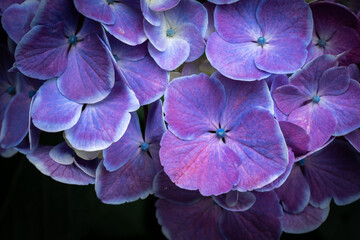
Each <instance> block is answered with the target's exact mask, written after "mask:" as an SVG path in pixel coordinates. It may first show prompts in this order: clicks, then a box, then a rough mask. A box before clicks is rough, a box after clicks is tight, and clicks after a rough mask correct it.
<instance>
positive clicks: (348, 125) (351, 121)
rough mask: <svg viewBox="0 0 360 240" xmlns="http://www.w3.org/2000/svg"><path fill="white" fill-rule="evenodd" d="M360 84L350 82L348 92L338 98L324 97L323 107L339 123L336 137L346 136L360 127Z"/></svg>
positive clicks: (322, 98)
mask: <svg viewBox="0 0 360 240" xmlns="http://www.w3.org/2000/svg"><path fill="white" fill-rule="evenodd" d="M359 96H360V84H359V83H358V82H356V81H355V80H351V81H350V85H349V88H348V89H347V91H346V92H345V93H343V94H341V95H338V96H322V97H321V101H323V106H324V107H326V108H327V109H329V111H331V113H332V115H333V116H334V117H335V119H336V121H337V127H336V131H335V135H336V136H341V135H345V134H347V133H349V132H351V131H353V130H355V129H357V128H359V127H360V97H359Z"/></svg>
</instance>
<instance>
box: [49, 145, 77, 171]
mask: <svg viewBox="0 0 360 240" xmlns="http://www.w3.org/2000/svg"><path fill="white" fill-rule="evenodd" d="M73 153H74V151H73V150H72V149H71V148H70V147H69V146H68V145H67V144H66V142H62V143H60V144H58V145H56V146H55V147H53V148H52V149H51V150H50V152H49V155H50V157H51V158H52V160H54V161H55V162H57V163H59V164H61V165H70V164H73V163H74V161H75V158H74V156H73Z"/></svg>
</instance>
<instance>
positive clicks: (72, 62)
mask: <svg viewBox="0 0 360 240" xmlns="http://www.w3.org/2000/svg"><path fill="white" fill-rule="evenodd" d="M114 81H115V80H114V68H113V65H112V62H111V59H110V57H109V55H108V54H107V52H106V49H105V46H104V44H103V43H102V41H101V40H100V38H99V36H97V35H95V34H91V35H88V36H87V37H86V38H85V39H84V40H83V41H82V42H79V43H77V44H76V46H74V47H71V49H70V52H69V56H68V65H67V68H66V70H65V72H64V73H63V74H62V75H61V76H60V77H59V78H58V82H57V83H58V88H59V90H60V92H61V93H62V94H63V95H64V96H66V97H67V98H69V99H71V100H73V101H76V102H79V103H95V102H98V101H101V100H103V99H104V98H105V97H106V96H107V95H108V94H109V93H110V91H111V88H112V87H113V86H114Z"/></svg>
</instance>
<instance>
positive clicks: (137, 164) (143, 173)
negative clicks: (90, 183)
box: [95, 149, 156, 204]
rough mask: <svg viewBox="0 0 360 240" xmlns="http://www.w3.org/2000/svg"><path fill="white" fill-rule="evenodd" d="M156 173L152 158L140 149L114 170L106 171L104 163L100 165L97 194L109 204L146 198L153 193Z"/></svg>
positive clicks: (96, 187) (96, 183)
mask: <svg viewBox="0 0 360 240" xmlns="http://www.w3.org/2000/svg"><path fill="white" fill-rule="evenodd" d="M155 175H156V170H155V168H154V164H153V161H152V159H151V158H150V157H149V155H148V154H147V153H146V152H143V151H141V150H140V149H139V151H138V154H137V155H135V156H134V157H133V158H132V159H131V160H130V161H128V162H127V163H125V165H123V166H121V167H120V168H119V169H117V170H115V171H113V172H108V171H106V169H105V167H104V166H103V164H100V165H99V167H98V169H97V171H96V182H95V191H96V195H97V196H98V198H99V199H100V200H101V201H102V202H104V203H109V204H121V203H124V202H131V201H135V200H137V199H139V198H142V199H144V198H146V197H147V196H148V195H149V194H150V193H152V184H153V180H154V177H155Z"/></svg>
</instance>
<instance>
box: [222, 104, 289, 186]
mask: <svg viewBox="0 0 360 240" xmlns="http://www.w3.org/2000/svg"><path fill="white" fill-rule="evenodd" d="M238 121H239V122H241V124H239V125H238V126H236V127H234V128H233V129H231V130H230V131H229V132H227V133H226V136H228V138H226V137H225V140H226V145H227V146H229V147H230V148H231V149H233V150H234V151H235V152H236V153H237V155H238V156H239V157H240V159H241V160H242V164H241V166H240V167H239V172H240V182H239V183H238V184H237V186H236V187H237V189H238V190H240V191H249V190H253V189H256V188H260V187H263V186H265V185H266V184H269V183H270V182H272V181H274V180H275V179H276V178H277V177H279V176H280V175H281V174H282V173H284V171H285V169H286V167H287V165H288V163H289V159H288V152H287V147H286V144H285V140H284V137H283V135H282V133H281V130H280V127H279V124H278V122H277V121H276V120H275V119H274V117H273V115H272V114H271V113H270V112H269V111H267V110H265V109H263V108H260V107H255V108H253V109H251V110H248V111H246V112H244V113H243V114H242V116H241V117H240V118H239V119H238ZM259 129H261V130H259ZM254 173H256V174H254Z"/></svg>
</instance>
